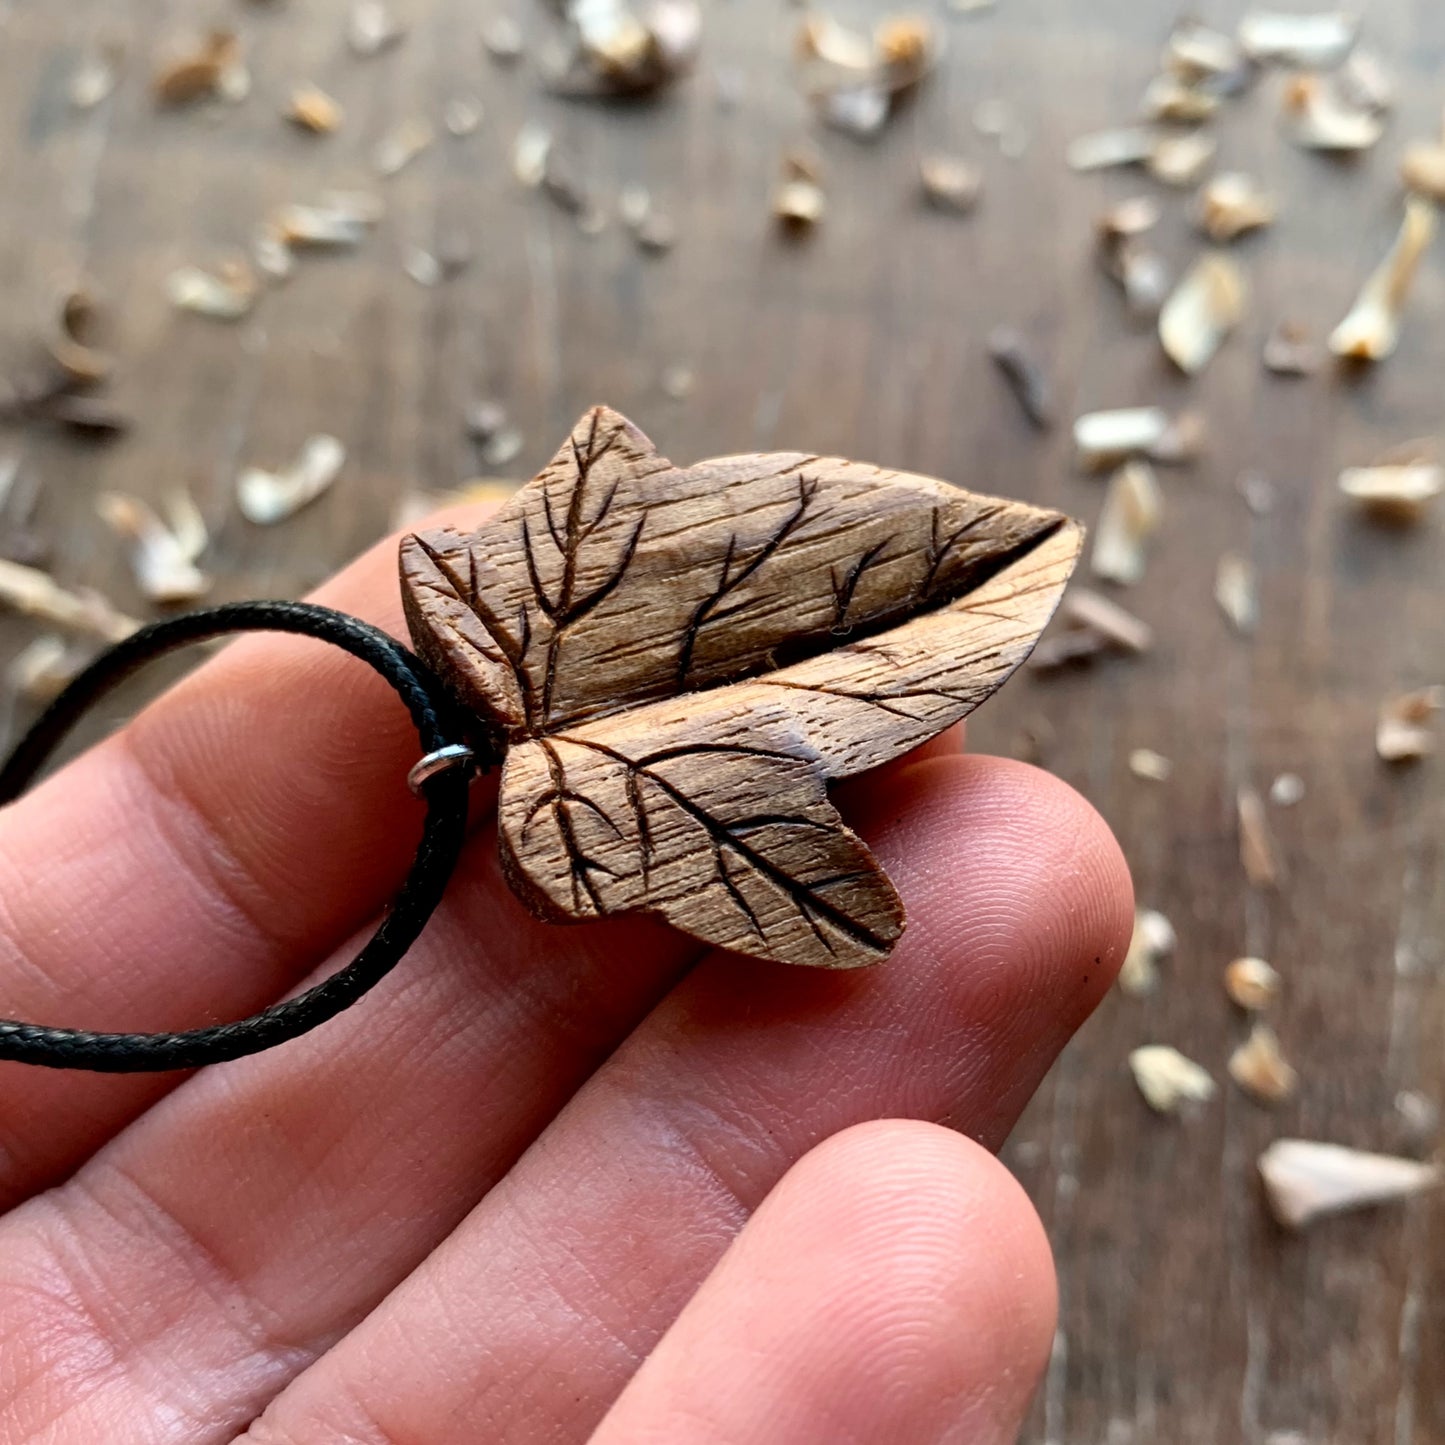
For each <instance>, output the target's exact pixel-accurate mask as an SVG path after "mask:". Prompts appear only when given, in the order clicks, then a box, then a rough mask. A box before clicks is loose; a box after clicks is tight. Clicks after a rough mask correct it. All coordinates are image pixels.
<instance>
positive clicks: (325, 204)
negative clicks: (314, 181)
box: [272, 191, 381, 251]
mask: <svg viewBox="0 0 1445 1445" xmlns="http://www.w3.org/2000/svg"><path fill="white" fill-rule="evenodd" d="M380 218H381V203H380V202H379V201H378V200H377V198H376V197H374V196H372V195H369V194H368V193H366V192H364V191H330V192H328V193H327V194H326V195H324V196H322V198H321V200H320V201H318V202H316V203H315V204H311V205H290V206H283V207H282V208H281V209H280V210H279V211H278V212H277V213H276V215H275V217H274V219H273V222H272V226H273V230H274V234H275V235H276V237H277V238H278V239H279V240H280V241H281V242H282V243H284V244H285V245H287V246H289V247H293V248H295V249H298V250H321V251H324V250H339V249H349V248H351V247H352V246H359V245H360V244H361V243H362V241H364V240H365V239H366V237H367V234H368V233H369V232H370V230H371V228H372V227H373V226H374V225H375V224H376V223H377V221H378V220H379V219H380Z"/></svg>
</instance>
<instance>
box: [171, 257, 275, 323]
mask: <svg viewBox="0 0 1445 1445" xmlns="http://www.w3.org/2000/svg"><path fill="white" fill-rule="evenodd" d="M259 292H260V286H259V284H258V282H257V280H256V273H255V272H254V271H252V270H251V267H250V265H249V264H248V263H247V262H245V261H242V260H232V261H226V262H223V263H222V265H221V266H220V267H219V268H218V270H217V271H216V272H214V273H213V272H210V271H203V270H201V269H200V267H198V266H182V267H180V268H179V269H178V270H175V271H172V272H171V274H170V275H169V276H167V277H166V296H167V298H168V299H169V301H170V303H171V305H172V306H174V307H175V308H176V309H177V310H178V311H194V312H195V313H196V314H197V315H198V316H209V317H212V318H213V319H215V320H217V321H239V320H240V318H241V317H243V316H245V315H246V314H247V312H249V311H250V309H251V307H252V306H254V305H255V303H256V297H257V295H258V294H259Z"/></svg>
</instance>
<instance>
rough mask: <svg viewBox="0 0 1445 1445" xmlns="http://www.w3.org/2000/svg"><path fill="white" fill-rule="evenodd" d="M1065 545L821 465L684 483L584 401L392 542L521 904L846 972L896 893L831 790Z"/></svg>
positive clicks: (981, 646) (995, 636) (966, 697)
mask: <svg viewBox="0 0 1445 1445" xmlns="http://www.w3.org/2000/svg"><path fill="white" fill-rule="evenodd" d="M1080 540H1081V533H1080V530H1079V528H1078V527H1077V526H1076V525H1075V524H1073V523H1072V522H1070V521H1069V520H1068V519H1067V518H1065V517H1063V516H1062V515H1060V514H1059V513H1057V512H1049V511H1043V510H1040V509H1038V508H1035V507H1028V506H1024V505H1023V504H1021V503H1017V502H1009V501H1004V500H1000V499H998V498H994V497H983V496H977V495H975V494H973V493H970V492H965V491H960V490H958V489H957V488H954V487H951V486H948V485H946V484H945V483H943V482H938V481H934V480H932V479H930V478H927V477H919V476H912V475H910V474H908V473H904V472H890V471H884V470H881V469H880V468H877V467H871V466H865V465H861V464H859V463H856V462H849V461H843V460H840V459H838V458H835V457H814V456H805V455H801V454H795V453H787V452H780V453H770V454H756V455H749V456H736V457H722V458H718V459H716V460H712V461H705V462H699V463H698V464H697V465H695V466H691V467H675V466H673V464H672V463H671V462H669V461H667V460H666V459H665V458H664V457H661V456H659V455H658V454H657V452H656V450H655V449H654V448H653V446H652V444H651V442H649V441H648V439H647V438H646V437H645V436H644V435H643V434H642V433H641V432H640V431H638V429H637V428H636V427H634V426H633V425H632V424H631V423H630V422H628V421H627V420H626V419H625V418H624V417H621V416H619V415H618V414H617V413H616V412H613V411H610V410H608V409H607V408H605V407H596V408H594V409H593V410H592V411H590V412H589V413H588V414H587V415H586V416H584V417H583V418H582V420H581V421H580V422H579V423H578V425H577V427H576V429H575V430H574V431H573V433H572V436H571V437H570V438H569V440H568V441H567V443H566V445H565V446H563V448H562V449H561V451H560V452H558V454H557V456H556V457H555V458H554V459H553V461H552V463H551V464H550V465H549V466H548V467H547V468H546V469H545V470H544V471H543V472H542V473H541V474H540V475H539V476H537V477H536V478H535V479H534V480H533V481H531V482H529V483H528V484H527V485H526V486H525V487H523V488H522V489H521V490H520V491H519V492H518V493H517V494H516V495H515V496H514V497H513V498H511V499H510V500H509V501H508V502H507V503H506V504H505V505H504V506H503V507H502V509H501V510H500V511H499V512H498V513H497V514H496V516H495V517H493V518H492V519H491V520H490V521H488V522H487V523H486V525H485V526H483V527H481V528H480V529H479V530H478V531H476V532H473V533H471V534H470V535H467V536H463V535H461V534H460V533H458V532H455V531H452V530H450V529H442V530H439V531H433V532H424V533H418V534H416V535H414V536H411V537H408V538H406V539H405V540H404V541H403V543H402V548H401V575H402V591H403V596H404V600H405V604H406V614H407V620H408V623H409V625H410V628H411V633H412V638H413V640H414V642H415V645H416V647H417V650H418V651H419V652H420V653H421V655H422V656H423V657H424V658H425V659H426V660H427V662H428V663H430V664H431V666H432V667H433V668H434V669H435V670H436V671H437V672H438V673H439V674H440V675H441V676H442V677H443V678H444V679H445V680H446V682H447V684H448V685H449V686H450V687H451V688H452V689H453V691H454V692H455V694H456V695H457V697H458V698H459V699H460V700H461V701H462V702H463V703H464V704H465V705H466V706H468V707H469V708H471V709H473V710H474V711H475V712H476V713H477V714H478V715H479V716H480V717H481V718H482V719H483V720H484V722H485V723H486V725H487V726H488V728H489V729H490V730H491V731H492V732H493V733H494V735H496V736H497V737H498V738H499V739H501V740H503V741H505V743H506V746H507V752H506V761H505V764H504V766H503V771H502V785H501V799H500V803H499V831H500V839H501V850H502V858H503V863H504V865H505V868H506V872H507V876H508V878H509V880H510V882H511V884H512V886H513V888H514V889H515V890H516V891H517V893H518V895H519V896H520V897H521V898H522V899H523V900H524V901H525V902H526V903H527V904H528V906H529V907H531V908H532V909H533V910H535V911H536V912H537V913H538V914H540V915H541V916H543V917H545V918H551V919H555V920H558V921H567V920H576V919H584V918H595V917H599V916H602V915H607V914H616V913H626V912H634V911H648V912H652V913H657V914H660V915H661V916H662V917H663V918H665V919H667V920H668V921H669V922H670V923H672V924H674V925H675V926H676V927H678V928H680V929H682V930H683V931H685V932H687V933H690V934H692V935H693V936H694V937H696V938H699V939H702V940H705V941H706V942H708V943H712V944H716V945H718V946H720V947H723V948H729V949H734V950H736V951H737V952H739V953H746V954H751V955H753V956H755V957H760V958H770V959H777V960H779V961H781V962H785V963H798V964H812V965H817V966H822V967H831V968H853V967H857V966H859V965H864V964H870V963H877V962H879V961H880V960H882V959H884V958H886V957H887V955H888V953H889V951H890V950H891V948H892V946H893V944H894V942H895V941H896V940H897V938H898V936H899V934H900V933H901V932H902V929H903V921H904V920H903V906H902V903H901V902H900V900H899V898H898V895H897V893H896V892H895V891H894V889H893V886H892V884H891V883H890V882H889V881H888V878H887V875H886V874H885V873H884V872H883V870H882V868H881V867H880V866H879V865H878V862H877V860H876V859H875V858H874V857H873V855H872V854H871V853H870V852H869V851H868V849H867V847H866V846H865V845H864V844H863V842H862V841H861V839H859V838H858V837H857V835H856V834H854V833H853V832H851V831H850V830H849V829H848V828H847V827H845V826H844V824H843V821H842V819H841V818H840V817H839V815H838V813H837V812H836V810H835V809H834V808H833V806H832V804H831V803H830V802H829V800H828V794H827V781H828V780H829V779H831V778H843V777H848V776H849V775H851V774H853V773H857V772H861V771H862V770H863V769H865V768H871V767H875V766H877V765H878V764H880V763H884V762H887V761H888V760H889V759H890V758H895V757H898V756H899V755H900V754H902V753H904V752H907V751H908V750H909V749H910V748H913V747H916V746H917V745H918V744H919V743H921V742H924V741H926V740H927V739H928V738H930V737H932V736H933V735H934V734H935V733H938V732H941V731H942V730H943V729H944V728H946V727H948V726H950V725H951V724H953V723H955V722H957V721H958V720H959V719H960V718H962V717H963V716H965V715H966V714H967V713H969V712H971V711H972V710H973V709H974V708H975V707H977V706H978V704H979V703H980V702H982V701H983V700H984V699H985V698H987V697H988V696H989V695H990V694H991V693H992V692H994V690H995V689H997V688H998V687H999V686H1001V685H1002V684H1003V682H1004V681H1005V680H1006V679H1007V678H1008V676H1009V675H1010V673H1012V672H1013V671H1014V669H1015V668H1016V667H1017V666H1018V665H1019V663H1021V662H1022V661H1023V660H1024V658H1025V657H1026V656H1027V655H1028V653H1029V651H1030V650H1031V648H1032V647H1033V645H1034V643H1035V642H1036V641H1037V639H1038V636H1039V633H1040V632H1041V630H1042V629H1043V627H1044V625H1045V623H1046V622H1047V621H1048V620H1049V617H1050V615H1051V614H1052V612H1053V610H1054V608H1055V606H1056V605H1057V603H1058V600H1059V597H1060V595H1061V594H1062V592H1063V588H1064V585H1065V583H1066V582H1067V581H1068V578H1069V574H1070V572H1071V571H1072V570H1073V566H1074V562H1075V559H1076V558H1077V556H1078V551H1079V545H1080Z"/></svg>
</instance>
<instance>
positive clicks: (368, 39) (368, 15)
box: [346, 0, 406, 57]
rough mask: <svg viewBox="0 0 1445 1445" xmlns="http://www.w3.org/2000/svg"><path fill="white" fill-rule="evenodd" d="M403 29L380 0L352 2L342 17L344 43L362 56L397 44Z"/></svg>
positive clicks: (379, 51)
mask: <svg viewBox="0 0 1445 1445" xmlns="http://www.w3.org/2000/svg"><path fill="white" fill-rule="evenodd" d="M405 35H406V27H405V26H404V25H403V24H402V23H401V21H400V20H398V19H397V18H396V16H395V15H394V14H393V13H392V10H391V8H390V7H389V6H387V5H384V4H383V3H382V0H356V3H355V4H354V5H352V7H351V10H350V12H349V13H348V15H347V17H346V43H347V44H348V45H349V46H350V47H351V49H352V51H353V52H354V53H355V54H357V55H360V56H362V57H368V56H372V55H380V54H381V52H382V51H383V50H389V49H390V48H391V47H392V46H393V45H399V44H400V43H401V41H402V39H403V38H404V37H405Z"/></svg>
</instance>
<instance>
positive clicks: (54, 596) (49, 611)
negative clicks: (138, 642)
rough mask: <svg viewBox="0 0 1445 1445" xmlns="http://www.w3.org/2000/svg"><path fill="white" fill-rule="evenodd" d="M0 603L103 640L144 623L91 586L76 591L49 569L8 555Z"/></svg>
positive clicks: (2, 563) (1, 571)
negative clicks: (9, 558)
mask: <svg viewBox="0 0 1445 1445" xmlns="http://www.w3.org/2000/svg"><path fill="white" fill-rule="evenodd" d="M0 605H3V606H6V607H10V608H13V609H14V610H15V611H16V612H20V613H23V614H24V615H25V616H27V617H37V618H39V619H40V620H41V621H42V622H48V623H51V624H52V625H53V626H56V627H64V628H67V629H69V630H70V631H72V632H80V633H84V634H86V635H87V636H91V637H98V638H100V639H101V640H102V641H103V642H121V641H123V640H124V639H125V638H127V637H129V636H130V635H131V633H132V632H134V631H135V630H136V629H137V628H138V627H139V626H140V625H141V624H140V623H139V622H137V621H136V620H135V618H133V617H127V616H126V615H125V613H123V612H121V611H120V610H119V609H118V608H117V607H116V606H115V605H114V604H113V603H112V602H110V601H109V599H107V598H105V597H103V596H101V594H100V593H99V592H96V591H93V590H92V589H90V588H81V589H78V590H76V591H73V592H72V591H70V590H69V589H68V588H65V587H62V586H61V585H60V584H59V583H58V582H57V581H56V580H55V578H53V577H52V576H51V575H50V574H49V573H48V572H44V571H42V570H41V569H40V568H38V567H26V566H23V565H22V564H21V563H19V562H10V561H6V560H5V559H4V558H0Z"/></svg>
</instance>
